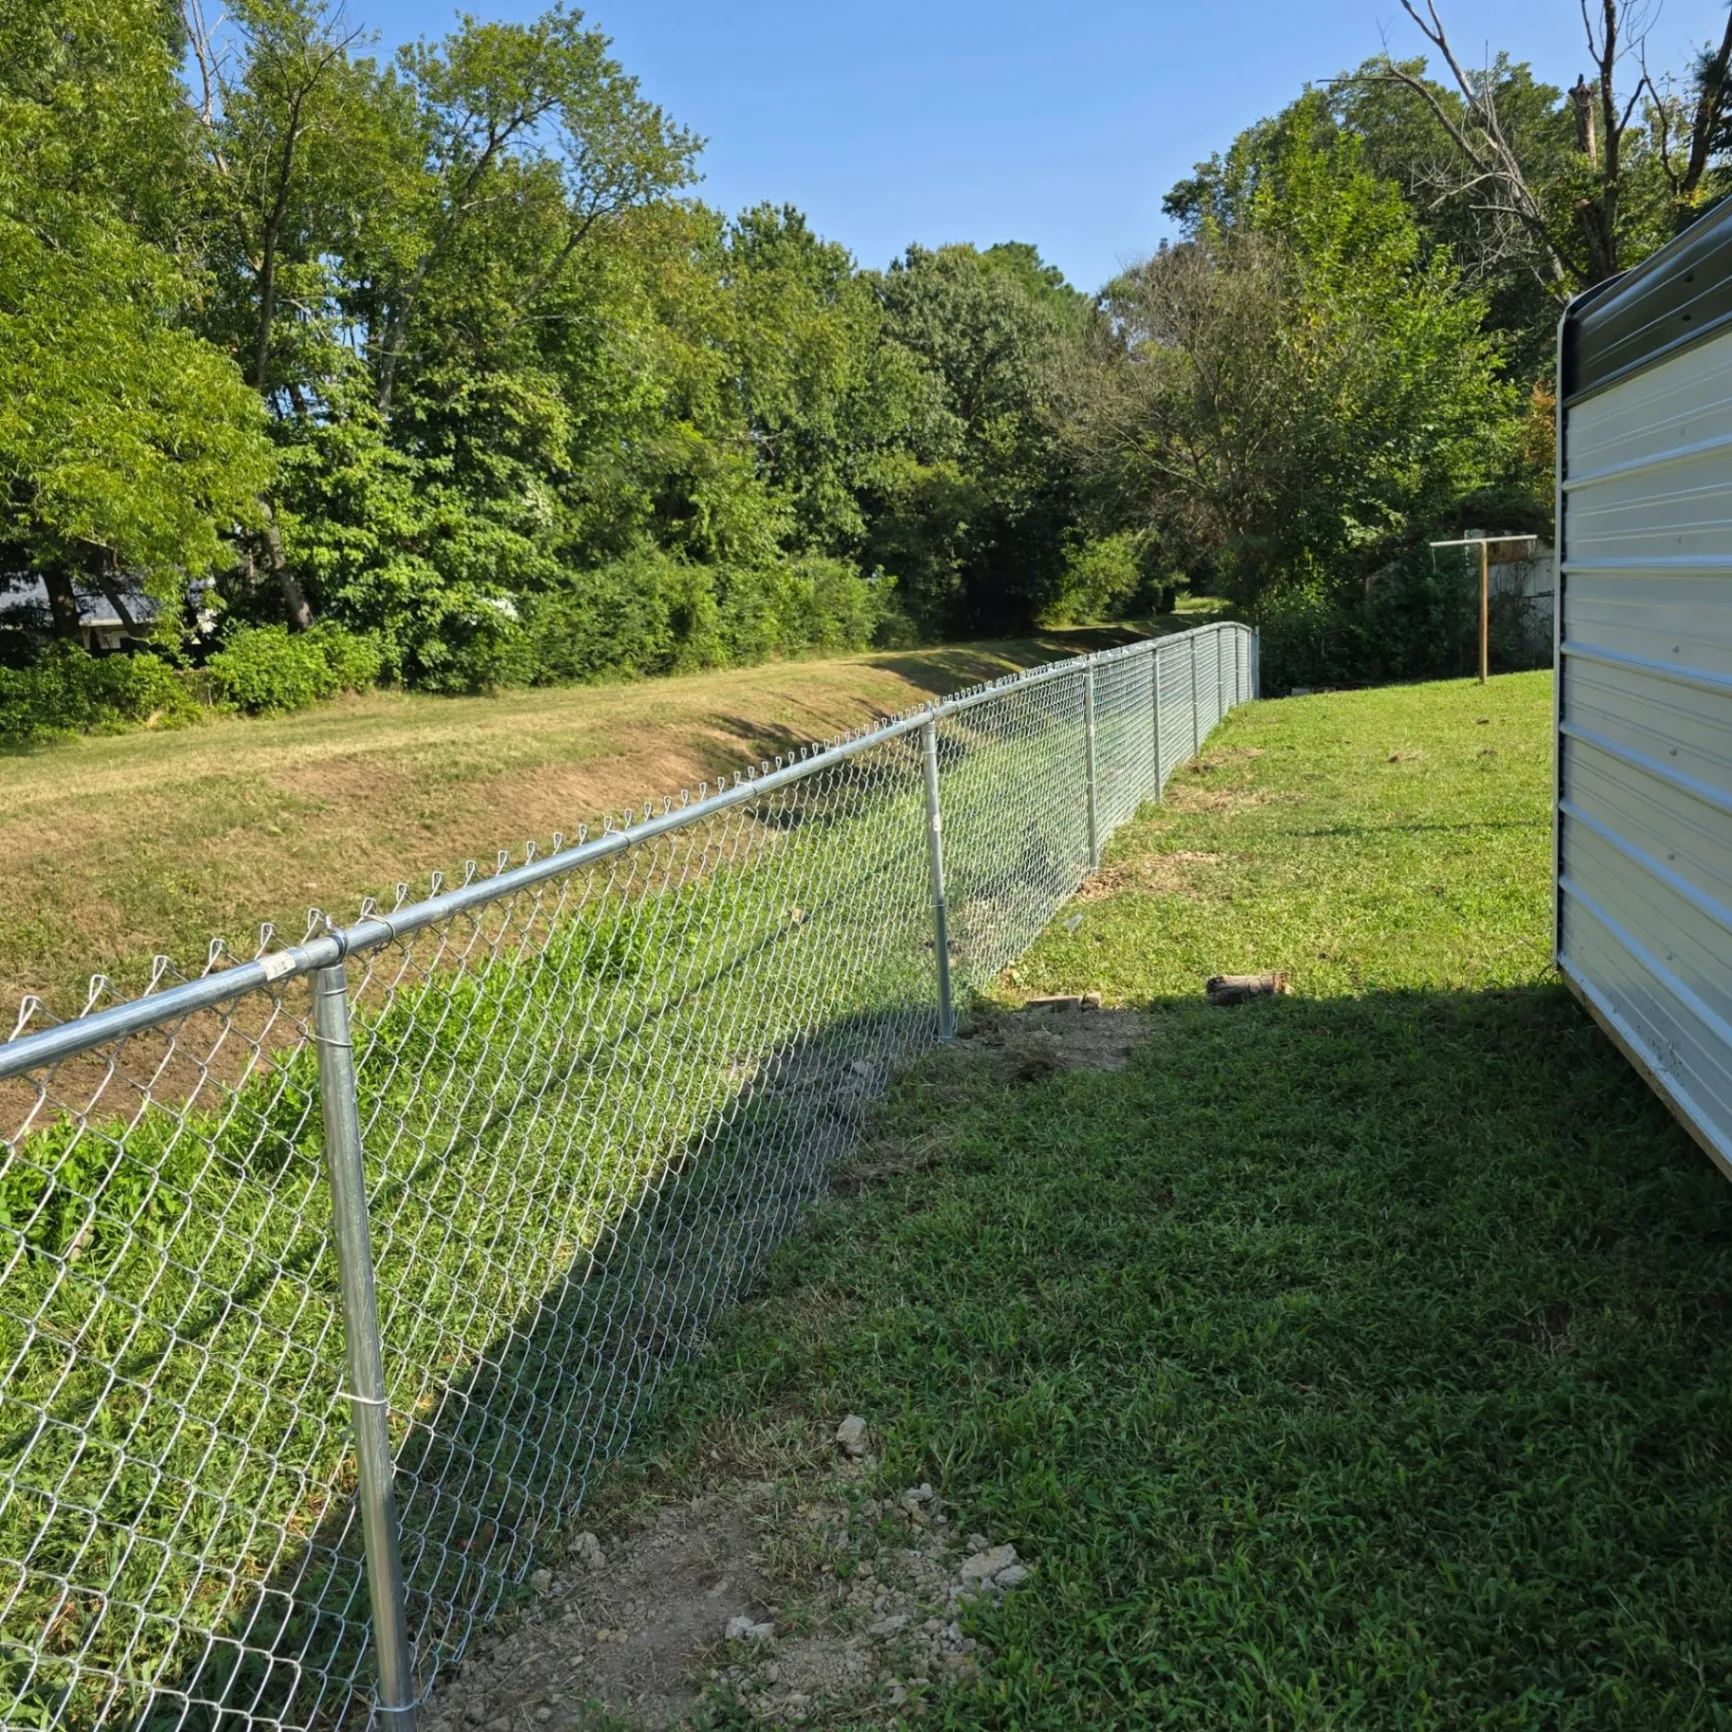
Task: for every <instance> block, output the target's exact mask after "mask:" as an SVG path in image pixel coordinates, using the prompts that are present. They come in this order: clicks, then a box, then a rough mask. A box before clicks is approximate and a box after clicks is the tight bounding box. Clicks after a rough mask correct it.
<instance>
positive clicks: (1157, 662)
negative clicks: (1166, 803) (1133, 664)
mask: <svg viewBox="0 0 1732 1732" xmlns="http://www.w3.org/2000/svg"><path fill="white" fill-rule="evenodd" d="M1149 670H1150V671H1149V678H1150V683H1151V684H1152V685H1153V686H1154V688H1155V706H1154V707H1155V798H1156V800H1162V799H1165V798H1166V784H1165V781H1164V779H1163V777H1162V775H1161V646H1160V644H1159V643H1157V644H1156V645H1155V653H1154V654H1153V655H1152V656H1150V657H1149Z"/></svg>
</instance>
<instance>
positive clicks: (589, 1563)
mask: <svg viewBox="0 0 1732 1732" xmlns="http://www.w3.org/2000/svg"><path fill="white" fill-rule="evenodd" d="M571 1555H572V1556H573V1557H574V1558H576V1559H577V1561H578V1562H579V1563H580V1564H582V1565H583V1567H584V1568H585V1569H586V1570H604V1569H606V1568H607V1553H606V1552H604V1551H603V1550H602V1549H601V1541H600V1540H598V1539H597V1538H596V1537H595V1535H594V1534H579V1535H578V1536H577V1538H576V1539H575V1540H573V1541H572V1545H571Z"/></svg>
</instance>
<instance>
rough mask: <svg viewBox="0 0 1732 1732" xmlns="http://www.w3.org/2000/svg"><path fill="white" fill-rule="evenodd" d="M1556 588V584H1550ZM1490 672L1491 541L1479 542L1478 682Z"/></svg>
mask: <svg viewBox="0 0 1732 1732" xmlns="http://www.w3.org/2000/svg"><path fill="white" fill-rule="evenodd" d="M1552 588H1553V589H1556V588H1557V585H1556V584H1553V585H1552ZM1490 672H1491V543H1490V542H1489V541H1482V542H1481V543H1480V544H1479V683H1480V684H1481V685H1482V686H1483V685H1484V684H1485V682H1486V677H1487V675H1488V674H1490Z"/></svg>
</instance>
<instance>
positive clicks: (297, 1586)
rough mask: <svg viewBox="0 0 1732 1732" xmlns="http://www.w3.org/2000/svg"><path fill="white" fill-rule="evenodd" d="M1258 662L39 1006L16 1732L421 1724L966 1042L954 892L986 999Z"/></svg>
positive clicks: (1035, 689)
mask: <svg viewBox="0 0 1732 1732" xmlns="http://www.w3.org/2000/svg"><path fill="white" fill-rule="evenodd" d="M1255 658H1256V644H1255V638H1254V634H1252V633H1251V632H1249V631H1248V630H1247V629H1246V628H1245V627H1242V626H1238V625H1216V626H1207V627H1203V628H1201V629H1200V630H1197V631H1194V632H1189V633H1185V634H1182V635H1180V636H1177V637H1173V638H1168V639H1164V640H1160V642H1159V643H1158V644H1150V643H1141V644H1135V645H1132V646H1129V647H1127V648H1125V649H1121V650H1112V651H1107V652H1105V653H1103V654H1100V655H1096V656H1092V657H1087V658H1080V659H1078V660H1076V661H1072V662H1066V663H1061V664H1057V665H1054V666H1051V667H1046V668H1038V669H1034V670H1031V671H1030V672H1028V673H1026V674H1022V675H1017V676H1013V677H1012V678H1010V679H1007V680H1004V681H1000V682H998V683H997V684H995V685H992V686H988V687H983V688H979V689H977V690H975V691H973V692H969V693H964V694H962V695H961V696H959V697H956V698H952V699H950V700H948V701H946V702H945V703H942V704H938V705H935V706H933V707H932V708H930V709H928V710H926V711H922V712H919V713H917V714H914V715H910V716H907V717H903V718H901V719H899V720H897V721H894V722H891V723H888V724H886V725H884V726H883V727H881V728H878V729H876V730H873V731H871V732H869V733H866V734H863V735H860V736H858V737H855V738H850V739H847V740H844V741H839V742H833V743H832V744H831V745H830V746H828V747H825V748H822V749H819V748H813V749H810V750H808V751H807V752H805V753H802V754H800V755H799V756H798V757H797V758H795V759H794V760H792V761H790V762H787V763H778V764H777V765H775V766H771V765H763V766H760V767H759V770H758V771H757V772H756V773H754V774H752V775H749V776H745V777H736V778H734V779H733V781H731V782H730V783H728V784H726V785H724V786H723V787H722V788H720V789H718V790H716V791H715V792H713V793H711V792H710V791H708V790H707V789H703V790H699V797H698V798H696V799H692V798H689V797H682V800H681V801H679V802H677V803H676V802H672V801H669V802H664V803H662V804H661V805H658V806H655V807H651V808H646V809H645V810H644V811H643V812H641V813H635V814H628V815H626V817H625V818H624V819H623V820H621V821H620V822H618V823H615V824H610V825H608V826H607V827H605V828H604V829H603V831H602V832H601V833H599V834H597V835H595V836H589V835H587V834H585V835H582V836H580V837H579V839H578V841H577V843H576V844H574V845H571V846H567V845H566V843H565V842H564V840H563V839H562V838H558V837H556V838H555V839H554V846H553V851H552V852H551V853H550V854H549V855H547V856H545V857H537V856H536V855H535V853H534V852H533V851H531V852H530V853H529V854H528V855H527V856H526V857H525V858H523V859H522V860H520V861H518V862H516V863H513V862H512V861H511V860H510V859H508V858H507V857H506V856H505V855H501V856H500V857H499V859H498V860H497V862H496V863H495V866H494V870H493V872H492V873H491V874H484V873H482V872H480V871H479V870H478V869H477V868H476V867H475V865H474V864H473V863H471V864H470V865H469V866H467V867H466V868H465V870H464V872H463V874H462V875H461V876H459V877H458V878H456V879H454V880H453V881H450V882H446V881H443V880H441V879H438V878H435V879H434V881H433V882H432V884H431V885H430V886H429V892H428V895H427V896H426V897H424V898H421V899H420V900H411V898H410V893H409V889H408V887H407V886H399V888H398V892H397V896H396V899H395V902H394V904H393V905H392V906H391V907H390V908H388V909H387V908H383V907H381V906H379V905H377V904H375V903H372V902H367V903H364V904H363V905H362V908H361V912H360V918H359V919H358V920H357V921H356V922H355V923H354V924H352V925H351V926H349V927H347V928H344V929H341V930H338V929H336V928H333V927H331V926H330V925H329V924H328V923H327V922H326V921H324V919H323V917H321V916H314V917H313V918H312V919H311V920H310V921H309V925H308V929H307V933H306V936H305V938H304V940H303V941H302V942H301V943H300V944H298V945H293V946H289V947H286V948H285V947H283V946H281V945H280V944H278V943H277V941H276V939H275V935H274V934H272V933H270V932H269V931H268V930H267V931H266V932H265V933H263V934H262V935H261V939H260V943H259V946H258V950H257V953H256V954H255V955H254V956H253V957H251V958H236V957H234V956H231V955H230V954H228V953H227V952H226V951H225V950H223V949H222V947H220V946H213V947H212V950H211V953H210V955H209V957H208V958H207V959H206V964H205V967H204V969H203V971H202V972H199V973H196V974H193V975H191V976H190V977H183V976H181V975H180V974H178V973H177V972H176V970H175V969H174V968H173V966H172V965H171V964H170V963H169V962H168V961H166V960H162V961H159V964H158V968H157V971H156V975H155V978H154V979H153V982H152V985H151V990H150V991H149V992H148V993H147V994H145V995H144V996H143V997H142V998H139V999H135V1000H130V1001H127V1002H124V1003H119V1004H113V1003H109V1002H108V998H109V994H108V991H107V988H106V984H105V983H104V982H101V981H98V982H96V983H94V985H93V991H92V996H91V1002H90V1003H89V1005H87V1007H86V1009H85V1013H84V1014H83V1015H82V1016H80V1017H77V1018H74V1019H72V1020H71V1021H68V1022H56V1021H54V1019H53V1018H52V1017H51V1016H50V1015H49V1014H48V1012H47V1011H46V1009H45V1007H43V1006H42V1005H41V1004H39V1003H37V1002H35V1001H27V1002H26V1004H25V1006H24V1009H23V1013H22V1015H21V1017H20V1019H19V1025H18V1030H17V1033H16V1035H15V1036H14V1038H13V1040H12V1041H10V1042H9V1043H7V1044H6V1045H4V1046H0V1137H3V1139H4V1140H3V1144H0V1154H3V1162H0V1360H3V1368H4V1369H3V1375H4V1382H3V1384H0V1720H3V1721H4V1723H5V1724H6V1725H8V1726H43V1727H47V1726H65V1727H73V1728H108V1727H138V1728H150V1729H152V1732H156V1729H162V1732H167V1729H169V1728H198V1729H209V1732H217V1729H218V1728H221V1729H223V1732H230V1729H233V1732H251V1729H253V1728H282V1729H285V1732H287V1729H291V1728H296V1729H298V1728H311V1727H314V1726H319V1725H334V1724H338V1723H341V1722H343V1721H344V1720H346V1719H354V1720H356V1721H357V1723H359V1722H360V1721H361V1720H363V1719H365V1718H366V1717H367V1716H368V1715H369V1714H371V1715H373V1716H374V1717H377V1718H379V1719H380V1720H381V1721H383V1722H386V1723H390V1724H394V1725H397V1726H399V1727H408V1726H412V1724H413V1718H414V1705H415V1701H416V1698H417V1696H418V1695H420V1694H424V1692H425V1691H426V1690H427V1689H428V1688H429V1687H430V1686H431V1683H432V1680H433V1679H434V1677H435V1676H436V1674H437V1673H438V1671H439V1669H440V1668H441V1667H442V1666H444V1665H447V1664H449V1663H450V1662H452V1661H453V1660H455V1659H456V1658H457V1657H458V1656H459V1655H460V1654H461V1653H462V1652H463V1649H464V1647H465V1645H466V1643H467V1642H468V1641H469V1640H470V1638H471V1636H472V1635H473V1634H474V1632H475V1631H476V1629H477V1628H478V1627H479V1626H480V1625H481V1624H482V1623H484V1622H485V1621H486V1619H487V1618H488V1617H489V1616H490V1615H491V1614H492V1613H493V1612H494V1611H495V1610H497V1609H498V1607H499V1605H500V1604H501V1602H502V1601H503V1600H504V1599H505V1597H506V1596H507V1595H508V1594H510V1593H511V1592H512V1591H513V1590H514V1589H515V1588H516V1587H517V1586H518V1585H519V1584H521V1583H522V1582H523V1581H524V1580H525V1579H526V1577H527V1575H528V1574H529V1572H530V1571H531V1570H532V1569H533V1568H534V1567H535V1564H536V1561H537V1559H538V1556H539V1553H540V1550H541V1549H542V1548H544V1547H545V1546H546V1545H547V1543H548V1542H549V1541H550V1540H551V1539H552V1538H553V1536H555V1535H556V1533H557V1532H558V1530H559V1529H560V1528H561V1526H562V1525H563V1524H564V1523H566V1522H568V1521H569V1519H570V1517H571V1516H572V1514H573V1513H574V1511H575V1510H576V1509H577V1508H578V1507H579V1505H580V1504H581V1501H582V1497H583V1493H584V1487H585V1484H586V1481H587V1478H588V1475H589V1473H590V1472H591V1470H592V1469H593V1468H594V1467H595V1466H596V1465H597V1464H598V1463H600V1462H603V1461H605V1460H606V1459H607V1458H609V1457H610V1456H612V1455H613V1454H615V1453H617V1452H618V1450H619V1449H620V1448H621V1447H622V1446H623V1444H624V1442H625V1440H626V1438H627V1437H628V1436H629V1434H630V1431H631V1428H632V1425H633V1423H634V1420H635V1419H636V1417H637V1415H638V1414H639V1413H640V1412H641V1411H642V1410H643V1407H644V1404H645V1403H646V1401H647V1400H648V1399H649V1397H650V1395H651V1393H652V1391H653V1389H654V1387H655V1383H656V1378H657V1374H658V1372H659V1370H660V1369H661V1368H662V1367H664V1366H665V1365H667V1364H668V1363H669V1362H670V1361H671V1360H674V1359H676V1358H678V1357H679V1356H681V1355H683V1354H688V1353H690V1352H692V1351H694V1350H695V1349H697V1348H699V1347H700V1346H701V1345H702V1343H703V1341H704V1340H705V1337H706V1333H707V1331H708V1329H709V1326H710V1323H711V1320H712V1319H713V1318H714V1316H715V1314H716V1312H717V1310H718V1308H719V1307H722V1306H725V1305H726V1304H728V1303H729V1302H730V1301H731V1300H733V1299H734V1298H735V1297H736V1296H738V1295H739V1294H740V1293H741V1292H742V1290H743V1289H744V1288H745V1287H746V1286H747V1285H748V1284H749V1283H750V1282H751V1281H752V1279H753V1278H754V1276H755V1274H756V1273H757V1271H758V1270H759V1268H760V1267H761V1265H762V1262H763V1259H764V1258H765V1256H766V1255H767V1254H768V1252H769V1251H770V1250H771V1249H772V1248H773V1247H774V1246H775V1245H776V1244H777V1243H778V1242H779V1241H780V1240H782V1239H783V1238H785V1237H786V1236H787V1235H788V1234H789V1233H790V1232H791V1231H792V1230H793V1229H794V1227H795V1225H796V1223H797V1221H798V1219H799V1216H800V1213H801V1211H802V1209H803V1208H804V1207H805V1206H806V1205H807V1204H808V1203H810V1202H811V1201H812V1200H813V1199H814V1198H815V1197H817V1196H818V1195H819V1194H820V1193H821V1192H822V1190H823V1187H824V1183H825V1177H826V1174H827V1172H828V1171H829V1170H830V1168H831V1167H832V1166H833V1165H834V1163H835V1161H836V1160H837V1158H838V1157H839V1156H841V1155H843V1154H845V1153H846V1152H847V1151H848V1150H849V1149H850V1148H851V1147H852V1146H853V1144H854V1143H855V1141H856V1139H857V1137H858V1134H859V1131H860V1127H861V1123H862V1119H863V1115H864V1113H865V1112H866V1110H867V1108H868V1107H869V1105H870V1103H871V1102H872V1100H873V1099H874V1098H875V1097H876V1096H877V1095H878V1094H879V1093H880V1092H881V1091H882V1090H883V1088H884V1086H885V1084H886V1082H887V1080H888V1079H889V1077H890V1075H891V1074H892V1072H893V1071H894V1070H895V1069H896V1067H897V1066H899V1065H901V1064H903V1063H905V1062H906V1061H907V1060H908V1059H910V1058H912V1057H913V1056H915V1055H916V1054H918V1053H920V1052H921V1051H923V1050H925V1049H926V1048H928V1047H930V1046H931V1045H933V1044H934V1043H935V1042H936V1041H938V1040H940V1039H942V1038H944V1036H945V1034H946V1033H947V1032H948V1030H947V1028H946V1026H945V1023H944V1017H943V1006H942V1005H941V1002H940V993H939V975H940V970H939V954H938V946H939V942H940V939H939V933H940V931H941V930H944V927H943V926H942V924H941V922H940V921H939V920H938V919H937V918H935V902H936V901H937V900H938V894H937V893H938V891H939V890H940V888H942V892H943V896H944V900H945V902H946V903H947V916H948V929H947V957H948V962H949V977H950V983H951V989H952V990H953V991H954V993H955V996H956V999H957V1001H958V1002H959V1003H962V1004H965V1003H966V1000H967V998H968V996H969V994H970V993H971V992H973V991H975V990H978V989H979V988H980V987H982V986H984V985H985V984H986V983H987V982H989V981H990V980H991V979H992V978H993V977H994V976H995V975H997V974H998V973H999V971H1000V970H1001V969H1003V968H1004V967H1005V966H1006V965H1007V964H1008V963H1010V962H1012V961H1013V960H1015V958H1016V957H1018V956H1019V955H1021V954H1022V952H1023V951H1024V950H1025V949H1026V948H1027V946H1028V945H1029V944H1030V943H1031V942H1032V941H1033V939H1034V938H1035V936H1036V935H1037V934H1038V933H1039V932H1040V930H1041V929H1042V927H1043V926H1044V925H1045V924H1046V923H1047V921H1048V920H1049V919H1050V918H1051V916H1052V914H1053V912H1054V911H1055V910H1056V909H1057V908H1058V907H1059V906H1060V905H1061V904H1062V903H1063V902H1064V900H1065V899H1066V898H1067V897H1068V896H1069V895H1070V894H1071V893H1072V892H1073V891H1074V890H1075V889H1076V887H1077V885H1078V883H1079V882H1080V881H1081V879H1082V878H1083V877H1084V876H1085V875H1086V874H1087V872H1088V871H1089V869H1090V867H1091V865H1092V864H1094V862H1092V861H1091V859H1090V845H1091V836H1093V837H1094V838H1095V840H1096V843H1097V845H1099V844H1104V841H1105V839H1106V838H1107V837H1108V836H1109V835H1110V834H1111V832H1112V830H1113V829H1114V828H1115V827H1116V826H1118V825H1119V824H1121V823H1123V822H1124V821H1125V820H1126V819H1127V818H1129V817H1130V816H1132V815H1133V814H1134V813H1135V812H1136V810H1137V809H1138V807H1139V806H1140V805H1141V804H1142V803H1143V802H1144V801H1145V800H1147V799H1149V798H1152V797H1156V796H1158V794H1159V792H1160V788H1161V785H1162V784H1163V783H1164V782H1165V779H1166V777H1167V776H1168V775H1169V774H1170V773H1171V771H1172V769H1173V768H1174V767H1175V766H1176V765H1178V764H1180V763H1182V762H1184V761H1185V760H1186V759H1187V758H1188V757H1189V756H1190V755H1191V754H1192V752H1193V750H1194V749H1195V748H1196V746H1198V745H1199V744H1200V743H1201V741H1202V739H1203V738H1204V737H1205V736H1206V735H1207V733H1208V732H1209V730H1210V729H1211V728H1212V727H1213V726H1214V725H1215V724H1216V722H1217V721H1218V720H1219V719H1220V717H1221V716H1223V715H1224V714H1225V713H1226V711H1227V710H1228V709H1230V708H1231V707H1232V705H1233V704H1235V703H1238V702H1241V701H1243V700H1244V699H1246V698H1248V697H1250V696H1251V695H1252V692H1253V689H1254V686H1255V683H1256V676H1255ZM1091 719H1092V728H1091V726H1090V723H1091ZM928 752H930V753H931V754H932V758H933V762H934V763H935V766H936V787H937V796H938V797H937V811H936V812H934V811H933V810H932V808H931V802H930V799H929V783H928V778H927V771H926V754H927V753H928ZM935 842H936V843H937V844H938V846H936V847H935V846H934V844H935ZM940 852H941V854H942V862H943V864H942V880H941V884H935V881H934V880H935V863H936V861H937V859H938V856H939V853H940ZM320 993H324V994H326V995H327V999H326V1001H325V1002H324V1003H322V1004H320V1005H319V1006H318V1007H317V1008H316V1007H315V999H316V995H318V994H320ZM350 1079H352V1081H351V1080H350ZM345 1126H347V1127H349V1129H348V1130H345ZM345 1178H352V1179H353V1180H354V1184H353V1186H352V1187H349V1189H348V1190H345V1188H344V1185H343V1180H344V1179H345ZM334 1186H335V1189H334V1188H333V1187H334ZM351 1192H352V1195H351ZM334 1197H335V1199H336V1201H335V1204H334V1202H333V1198H334ZM345 1198H348V1199H349V1200H345ZM345 1234H347V1237H345ZM375 1306H376V1311H375V1309H374V1307H375ZM375 1318H376V1321H375ZM369 1366H371V1368H372V1369H369ZM373 1378H377V1379H378V1380H379V1387H378V1388H377V1389H372V1388H370V1387H361V1385H363V1384H368V1383H369V1381H370V1379H373ZM369 1439H370V1440H371V1446H370V1444H369ZM370 1447H371V1453H369V1451H370ZM393 1464H394V1467H393ZM399 1584H401V1585H400V1586H399Z"/></svg>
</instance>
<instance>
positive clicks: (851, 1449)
mask: <svg viewBox="0 0 1732 1732" xmlns="http://www.w3.org/2000/svg"><path fill="white" fill-rule="evenodd" d="M866 1436H867V1433H866V1421H865V1420H864V1419H862V1418H861V1417H860V1415H859V1414H857V1413H851V1414H849V1415H848V1417H847V1418H846V1419H845V1420H843V1421H842V1423H841V1424H840V1425H839V1426H837V1427H836V1442H837V1443H838V1444H840V1445H841V1447H842V1451H843V1453H844V1454H846V1455H851V1456H854V1457H855V1458H856V1459H858V1458H859V1457H860V1456H863V1455H864V1454H865V1453H866Z"/></svg>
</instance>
